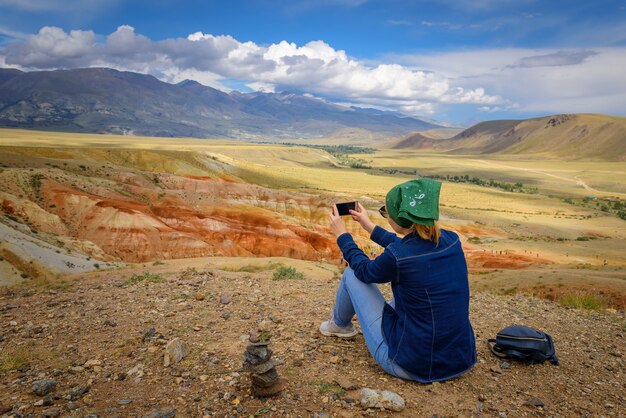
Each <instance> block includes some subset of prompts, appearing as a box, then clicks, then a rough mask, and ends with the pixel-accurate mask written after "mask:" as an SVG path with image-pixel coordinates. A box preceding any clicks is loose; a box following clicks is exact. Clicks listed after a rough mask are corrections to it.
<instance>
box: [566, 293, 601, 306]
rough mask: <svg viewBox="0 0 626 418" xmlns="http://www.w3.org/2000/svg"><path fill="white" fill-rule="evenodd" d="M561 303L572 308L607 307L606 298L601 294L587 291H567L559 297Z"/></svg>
mask: <svg viewBox="0 0 626 418" xmlns="http://www.w3.org/2000/svg"><path fill="white" fill-rule="evenodd" d="M559 304H561V305H562V306H567V307H572V308H578V309H591V310H598V309H602V308H604V307H605V303H604V300H602V298H601V297H600V296H598V295H595V294H593V293H587V292H573V293H565V294H564V295H562V296H561V297H560V298H559Z"/></svg>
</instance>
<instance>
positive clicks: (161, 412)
mask: <svg viewBox="0 0 626 418" xmlns="http://www.w3.org/2000/svg"><path fill="white" fill-rule="evenodd" d="M175 416H176V410H175V409H174V408H156V409H153V410H152V411H150V412H148V413H147V414H146V415H144V416H143V418H174V417H175Z"/></svg>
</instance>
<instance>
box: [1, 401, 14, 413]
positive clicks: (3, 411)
mask: <svg viewBox="0 0 626 418" xmlns="http://www.w3.org/2000/svg"><path fill="white" fill-rule="evenodd" d="M12 409H13V408H12V407H11V406H9V405H4V404H1V403H0V414H6V413H7V412H9V411H10V410H12Z"/></svg>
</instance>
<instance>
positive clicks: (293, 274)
mask: <svg viewBox="0 0 626 418" xmlns="http://www.w3.org/2000/svg"><path fill="white" fill-rule="evenodd" d="M272 279H273V280H288V279H298V280H301V279H304V274H302V273H300V272H298V271H297V270H296V269H295V268H294V267H279V268H278V270H276V271H275V272H274V277H272Z"/></svg>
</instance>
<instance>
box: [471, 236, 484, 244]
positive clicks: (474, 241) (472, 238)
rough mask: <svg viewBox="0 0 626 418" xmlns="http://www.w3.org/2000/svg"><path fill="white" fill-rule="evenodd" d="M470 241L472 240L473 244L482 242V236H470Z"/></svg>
mask: <svg viewBox="0 0 626 418" xmlns="http://www.w3.org/2000/svg"><path fill="white" fill-rule="evenodd" d="M468 241H469V242H471V243H472V244H480V242H481V241H480V237H470V238H469V239H468Z"/></svg>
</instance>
